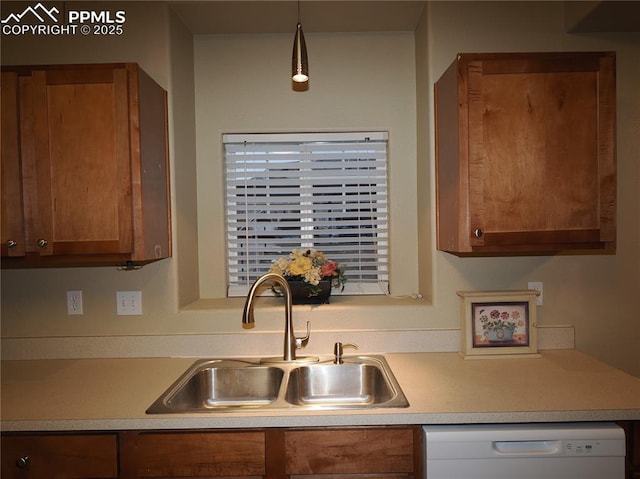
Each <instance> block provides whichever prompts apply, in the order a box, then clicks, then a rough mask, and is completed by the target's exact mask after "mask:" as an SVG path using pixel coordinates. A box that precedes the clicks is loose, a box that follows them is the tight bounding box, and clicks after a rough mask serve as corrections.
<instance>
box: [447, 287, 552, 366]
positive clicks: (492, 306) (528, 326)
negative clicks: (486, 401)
mask: <svg viewBox="0 0 640 479" xmlns="http://www.w3.org/2000/svg"><path fill="white" fill-rule="evenodd" d="M457 294H458V296H459V297H460V299H461V320H462V325H461V333H462V334H461V342H462V344H461V349H460V353H461V354H462V356H463V357H464V358H465V359H477V358H507V357H540V354H538V345H537V339H538V336H537V323H536V298H537V296H538V295H539V294H540V293H539V292H538V291H535V290H533V289H527V290H514V291H458V292H457Z"/></svg>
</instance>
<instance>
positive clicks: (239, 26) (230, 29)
mask: <svg viewBox="0 0 640 479" xmlns="http://www.w3.org/2000/svg"><path fill="white" fill-rule="evenodd" d="M170 4H171V8H172V9H173V10H174V11H175V12H176V14H177V15H178V16H179V17H180V18H181V19H182V21H183V22H184V24H185V25H186V26H187V27H188V28H189V29H190V30H191V32H193V33H194V34H207V33H291V32H293V31H295V24H296V21H297V17H298V10H297V2H295V1H292V0H284V1H271V0H235V1H200V2H197V1H188V0H187V1H173V2H170ZM424 7H425V2H424V1H417V0H408V1H405V0H355V1H351V0H318V1H316V0H303V1H301V2H300V17H301V20H302V26H303V28H304V31H305V33H309V32H370V31H413V30H415V29H416V26H417V24H418V21H419V20H420V16H421V15H422V11H423V9H424Z"/></svg>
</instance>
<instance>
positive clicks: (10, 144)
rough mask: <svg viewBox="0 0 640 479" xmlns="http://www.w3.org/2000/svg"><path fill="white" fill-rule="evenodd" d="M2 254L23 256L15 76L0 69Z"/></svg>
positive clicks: (20, 169) (22, 218)
mask: <svg viewBox="0 0 640 479" xmlns="http://www.w3.org/2000/svg"><path fill="white" fill-rule="evenodd" d="M0 88H1V92H2V102H1V105H2V120H1V122H0V123H1V125H2V136H1V138H2V140H1V142H0V145H1V146H2V174H1V175H0V176H1V178H2V185H1V188H2V190H1V192H0V193H1V195H2V209H1V210H0V211H1V212H2V230H1V231H0V234H1V235H2V237H1V240H0V241H1V245H0V251H1V254H2V257H7V256H24V254H25V231H24V210H23V206H22V168H21V163H20V128H19V110H18V108H19V106H18V94H19V86H18V76H17V74H16V73H15V72H2V85H1V86H0Z"/></svg>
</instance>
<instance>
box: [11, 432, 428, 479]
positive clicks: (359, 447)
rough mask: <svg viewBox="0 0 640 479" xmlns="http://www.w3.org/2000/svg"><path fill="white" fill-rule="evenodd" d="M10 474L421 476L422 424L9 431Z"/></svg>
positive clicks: (249, 478)
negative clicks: (61, 432) (97, 431)
mask: <svg viewBox="0 0 640 479" xmlns="http://www.w3.org/2000/svg"><path fill="white" fill-rule="evenodd" d="M1 446H2V478H3V479H41V478H42V479H116V478H118V479H142V478H157V479H172V478H183V479H185V478H209V479H212V478H224V477H226V478H231V477H234V478H245V479H257V478H264V479H305V478H306V479H327V478H333V479H358V478H367V479H419V478H420V477H421V463H420V462H421V456H422V454H421V449H420V448H421V434H420V427H419V426H384V427H383V426H379V427H378V426H376V427H336V428H304V429H303V428H299V429H290V428H268V429H247V430H245V429H242V430H195V431H194V430H187V431H122V432H119V433H105V434H89V433H87V434H80V433H73V434H72V433H70V434H28V435H26V434H18V433H14V434H11V433H9V434H3V436H2V442H1Z"/></svg>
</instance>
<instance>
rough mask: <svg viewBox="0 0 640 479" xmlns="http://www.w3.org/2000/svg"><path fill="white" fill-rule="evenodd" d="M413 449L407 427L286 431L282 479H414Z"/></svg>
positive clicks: (411, 432)
mask: <svg viewBox="0 0 640 479" xmlns="http://www.w3.org/2000/svg"><path fill="white" fill-rule="evenodd" d="M417 440H418V441H419V436H418V438H417ZM418 444H419V442H418ZM416 445H417V444H416V437H415V436H414V430H413V429H412V428H410V427H397V428H394V427H389V428H353V429H342V428H338V429H328V430H308V429H307V430H288V431H285V432H284V451H285V456H286V459H285V474H286V475H285V477H298V476H304V477H308V478H320V477H326V475H329V474H339V477H341V478H357V477H367V478H400V477H405V478H406V477H416V478H417V477H419V469H420V465H419V454H416Z"/></svg>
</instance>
